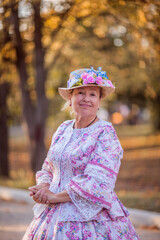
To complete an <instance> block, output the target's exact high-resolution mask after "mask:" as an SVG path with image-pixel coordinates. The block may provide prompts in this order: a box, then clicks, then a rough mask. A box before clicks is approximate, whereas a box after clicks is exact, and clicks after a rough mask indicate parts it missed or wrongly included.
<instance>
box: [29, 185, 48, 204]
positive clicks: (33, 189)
mask: <svg viewBox="0 0 160 240" xmlns="http://www.w3.org/2000/svg"><path fill="white" fill-rule="evenodd" d="M49 186H50V185H49V183H41V184H39V185H35V186H32V187H29V188H28V189H29V191H30V196H32V197H33V200H34V201H36V202H37V203H45V202H46V201H47V199H46V194H45V192H44V196H43V191H41V190H44V189H46V190H48V189H49ZM38 192H39V193H38ZM36 194H37V195H36ZM35 195H36V197H35ZM38 197H40V199H39V200H38ZM40 201H42V202H40Z"/></svg>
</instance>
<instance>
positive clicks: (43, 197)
mask: <svg viewBox="0 0 160 240" xmlns="http://www.w3.org/2000/svg"><path fill="white" fill-rule="evenodd" d="M33 200H34V201H35V202H37V203H42V204H50V203H56V194H54V193H52V192H51V191H49V190H48V189H45V188H44V189H40V190H38V191H37V192H36V193H35V194H34V195H33Z"/></svg>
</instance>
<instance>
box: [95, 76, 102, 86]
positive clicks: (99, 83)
mask: <svg viewBox="0 0 160 240" xmlns="http://www.w3.org/2000/svg"><path fill="white" fill-rule="evenodd" d="M102 82H103V79H102V77H100V76H98V77H97V78H96V83H97V84H98V85H101V84H102Z"/></svg>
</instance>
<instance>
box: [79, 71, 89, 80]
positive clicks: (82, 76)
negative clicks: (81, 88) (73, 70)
mask: <svg viewBox="0 0 160 240" xmlns="http://www.w3.org/2000/svg"><path fill="white" fill-rule="evenodd" d="M88 75H89V74H88V73H85V72H84V73H82V75H81V78H82V79H83V80H85V79H87V77H88Z"/></svg>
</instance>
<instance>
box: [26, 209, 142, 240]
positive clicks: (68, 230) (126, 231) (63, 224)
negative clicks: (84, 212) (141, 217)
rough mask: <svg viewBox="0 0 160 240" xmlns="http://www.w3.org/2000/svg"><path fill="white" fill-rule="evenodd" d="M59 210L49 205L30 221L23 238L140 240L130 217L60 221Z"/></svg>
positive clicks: (28, 239)
mask: <svg viewBox="0 0 160 240" xmlns="http://www.w3.org/2000/svg"><path fill="white" fill-rule="evenodd" d="M58 216H59V210H58V209H57V208H52V207H48V208H47V209H45V211H44V212H43V213H42V214H41V216H40V217H38V218H34V219H33V221H32V222H31V223H30V225H29V227H28V229H27V231H26V233H25V235H24V237H23V239H22V240H139V237H138V236H137V234H136V231H135V229H134V227H133V225H132V224H131V222H130V220H129V218H128V217H122V218H119V219H117V220H114V221H113V220H110V221H109V220H106V221H97V220H92V221H88V222H80V221H59V219H58V218H59V217H58Z"/></svg>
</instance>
